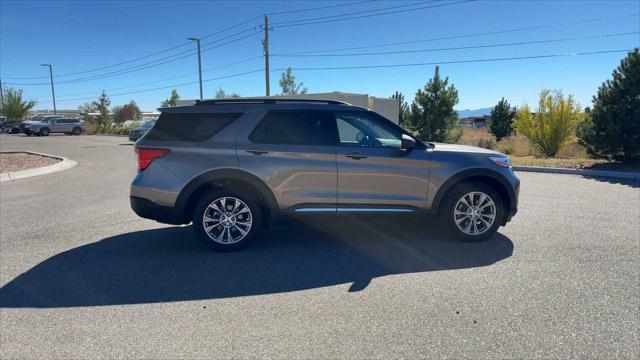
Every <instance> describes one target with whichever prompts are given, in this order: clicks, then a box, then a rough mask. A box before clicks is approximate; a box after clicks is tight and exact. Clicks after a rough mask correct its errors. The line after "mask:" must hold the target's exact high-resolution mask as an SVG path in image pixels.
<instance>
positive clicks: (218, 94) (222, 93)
mask: <svg viewBox="0 0 640 360" xmlns="http://www.w3.org/2000/svg"><path fill="white" fill-rule="evenodd" d="M215 97H216V99H233V98H239V97H241V96H240V94H238V93H227V92H226V91H224V90H223V89H222V88H220V87H219V88H218V90H216V95H215Z"/></svg>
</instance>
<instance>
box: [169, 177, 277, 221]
mask: <svg viewBox="0 0 640 360" xmlns="http://www.w3.org/2000/svg"><path fill="white" fill-rule="evenodd" d="M224 186H229V187H231V188H233V189H234V190H236V191H240V192H243V193H248V194H250V196H251V197H253V198H254V200H256V201H257V202H258V203H259V204H260V205H261V206H262V208H263V209H262V210H263V211H262V214H263V217H264V218H263V220H264V222H265V223H266V222H267V221H269V220H270V218H271V216H272V215H273V212H274V210H275V209H277V208H278V206H277V202H276V199H275V196H274V195H273V192H272V191H271V189H270V188H269V187H268V186H267V184H265V183H264V181H262V180H261V179H260V178H258V177H257V176H255V175H253V174H251V173H248V172H246V171H242V170H238V169H217V170H211V171H208V172H205V173H203V174H200V175H198V176H196V177H195V178H193V179H192V180H191V181H189V183H188V184H187V185H185V186H184V187H183V189H182V190H181V191H180V194H179V195H178V198H177V199H176V207H178V208H181V209H182V217H183V220H184V222H185V223H188V222H189V221H190V217H191V214H192V213H193V210H194V209H195V206H196V204H197V201H198V198H199V197H200V196H201V195H202V194H204V193H206V192H207V191H210V190H214V189H216V188H221V187H224Z"/></svg>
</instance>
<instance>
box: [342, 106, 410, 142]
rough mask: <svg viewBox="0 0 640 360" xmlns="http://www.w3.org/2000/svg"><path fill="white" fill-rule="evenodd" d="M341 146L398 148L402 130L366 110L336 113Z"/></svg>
mask: <svg viewBox="0 0 640 360" xmlns="http://www.w3.org/2000/svg"><path fill="white" fill-rule="evenodd" d="M336 122H337V126H338V134H339V136H340V145H341V146H356V147H358V146H359V147H390V148H400V145H401V143H402V132H400V131H399V130H398V129H395V128H394V127H392V126H390V125H389V124H387V123H386V122H385V121H383V120H382V119H379V118H378V117H377V116H375V115H373V114H370V113H366V112H346V111H345V112H338V113H336Z"/></svg>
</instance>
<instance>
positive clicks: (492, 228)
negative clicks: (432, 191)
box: [440, 182, 504, 242]
mask: <svg viewBox="0 0 640 360" xmlns="http://www.w3.org/2000/svg"><path fill="white" fill-rule="evenodd" d="M483 196H486V198H485V197H483ZM463 197H464V201H463ZM471 197H473V199H472V198H471ZM481 202H482V203H481ZM491 203H493V205H491ZM467 204H469V205H473V206H467ZM480 205H482V206H480ZM456 210H457V212H456ZM492 210H493V211H492ZM491 215H493V216H494V218H493V221H491V220H490V218H491ZM503 219H504V204H503V202H502V199H501V198H500V194H498V192H497V191H496V190H494V189H493V188H492V187H491V186H488V185H486V184H484V183H479V182H468V183H461V184H458V185H455V186H454V188H453V189H451V190H450V191H449V192H448V193H447V195H446V196H445V199H444V202H443V205H442V207H441V211H440V223H441V225H443V227H444V230H445V232H446V233H448V235H450V236H451V237H453V238H455V239H457V240H460V241H464V242H477V241H484V240H487V239H489V238H491V237H492V236H493V235H494V234H495V233H496V232H497V231H498V228H499V227H500V224H501V223H502V220H503ZM488 223H490V225H488ZM458 224H459V225H458Z"/></svg>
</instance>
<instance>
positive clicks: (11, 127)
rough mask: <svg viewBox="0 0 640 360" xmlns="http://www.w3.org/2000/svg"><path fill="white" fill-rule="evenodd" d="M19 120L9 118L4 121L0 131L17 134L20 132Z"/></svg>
mask: <svg viewBox="0 0 640 360" xmlns="http://www.w3.org/2000/svg"><path fill="white" fill-rule="evenodd" d="M20 124H21V122H20V121H14V120H9V121H6V122H5V123H4V124H3V125H2V126H1V127H0V132H3V133H7V134H19V133H20Z"/></svg>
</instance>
